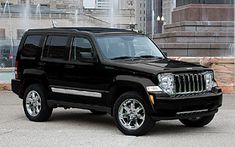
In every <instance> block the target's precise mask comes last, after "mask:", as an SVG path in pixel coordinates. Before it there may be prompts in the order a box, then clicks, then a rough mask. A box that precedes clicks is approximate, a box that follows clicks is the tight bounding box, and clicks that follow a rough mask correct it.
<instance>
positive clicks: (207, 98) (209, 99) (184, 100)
mask: <svg viewBox="0 0 235 147" xmlns="http://www.w3.org/2000/svg"><path fill="white" fill-rule="evenodd" d="M220 106H222V92H221V91H220V92H218V93H205V94H200V95H189V96H182V97H177V98H170V97H164V96H157V95H156V97H155V101H154V104H152V109H153V113H152V118H153V119H154V120H168V119H187V118H193V117H201V116H208V115H212V114H215V113H216V112H217V111H218V108H219V107H220Z"/></svg>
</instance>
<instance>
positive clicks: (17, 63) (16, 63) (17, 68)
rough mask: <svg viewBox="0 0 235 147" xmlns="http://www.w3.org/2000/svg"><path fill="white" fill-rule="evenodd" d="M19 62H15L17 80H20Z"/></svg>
mask: <svg viewBox="0 0 235 147" xmlns="http://www.w3.org/2000/svg"><path fill="white" fill-rule="evenodd" d="M18 66H19V61H18V60H16V62H15V79H19V71H18V70H19V67H18Z"/></svg>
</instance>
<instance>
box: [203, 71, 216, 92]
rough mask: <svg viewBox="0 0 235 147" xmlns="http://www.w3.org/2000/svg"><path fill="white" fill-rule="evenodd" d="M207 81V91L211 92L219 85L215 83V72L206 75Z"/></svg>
mask: <svg viewBox="0 0 235 147" xmlns="http://www.w3.org/2000/svg"><path fill="white" fill-rule="evenodd" d="M205 81H206V90H207V91H211V89H212V87H216V86H217V84H216V82H215V81H213V72H206V73H205Z"/></svg>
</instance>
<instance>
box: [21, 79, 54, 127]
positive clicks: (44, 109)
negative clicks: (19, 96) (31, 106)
mask: <svg viewBox="0 0 235 147" xmlns="http://www.w3.org/2000/svg"><path fill="white" fill-rule="evenodd" d="M34 91H36V92H37V93H38V94H39V96H40V98H41V107H40V111H39V112H38V114H37V115H36V116H33V115H31V114H30V113H29V111H30V110H27V108H26V107H27V106H26V97H27V95H28V94H29V93H30V92H34ZM46 95H47V94H46V92H45V90H44V88H43V87H42V86H41V85H39V84H32V85H30V86H29V87H28V88H26V90H25V93H24V97H23V108H24V112H25V115H26V116H27V118H28V119H29V120H31V121H36V122H42V121H47V120H48V119H49V118H50V116H51V113H52V110H53V108H49V106H48V105H47V101H46Z"/></svg>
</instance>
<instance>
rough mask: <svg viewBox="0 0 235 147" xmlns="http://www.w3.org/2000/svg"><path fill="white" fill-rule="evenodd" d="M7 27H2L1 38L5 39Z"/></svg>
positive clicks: (0, 30)
mask: <svg viewBox="0 0 235 147" xmlns="http://www.w3.org/2000/svg"><path fill="white" fill-rule="evenodd" d="M5 37H6V36H5V29H0V39H5Z"/></svg>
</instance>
